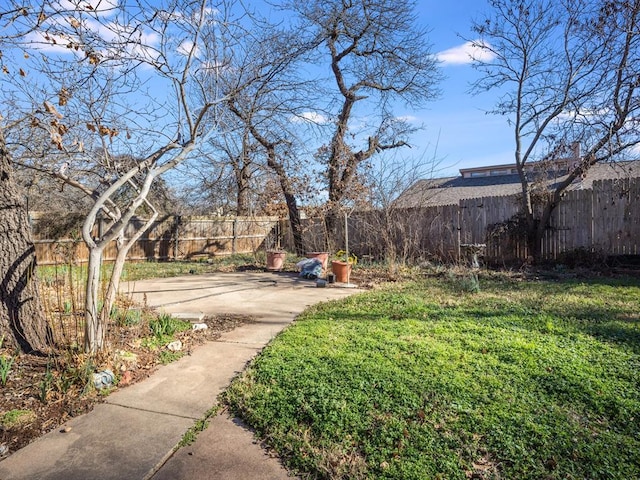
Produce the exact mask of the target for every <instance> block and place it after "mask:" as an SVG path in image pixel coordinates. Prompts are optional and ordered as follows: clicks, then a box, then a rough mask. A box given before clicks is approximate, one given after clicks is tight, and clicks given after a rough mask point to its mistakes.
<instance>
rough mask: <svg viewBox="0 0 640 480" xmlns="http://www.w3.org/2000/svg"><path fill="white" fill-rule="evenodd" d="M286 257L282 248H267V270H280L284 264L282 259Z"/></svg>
mask: <svg viewBox="0 0 640 480" xmlns="http://www.w3.org/2000/svg"><path fill="white" fill-rule="evenodd" d="M286 258H287V252H285V251H284V250H269V251H267V270H271V271H280V270H282V267H283V266H284V261H285V260H286Z"/></svg>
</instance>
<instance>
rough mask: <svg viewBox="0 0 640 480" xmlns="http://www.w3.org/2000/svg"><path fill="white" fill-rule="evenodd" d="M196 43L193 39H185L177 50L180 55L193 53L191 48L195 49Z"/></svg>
mask: <svg viewBox="0 0 640 480" xmlns="http://www.w3.org/2000/svg"><path fill="white" fill-rule="evenodd" d="M193 45H194V43H193V42H192V41H191V40H185V41H184V42H182V43H181V44H180V45H178V48H177V52H178V54H180V55H184V56H185V57H187V56H189V54H190V53H191V49H193Z"/></svg>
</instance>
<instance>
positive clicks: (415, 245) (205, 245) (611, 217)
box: [35, 178, 640, 264]
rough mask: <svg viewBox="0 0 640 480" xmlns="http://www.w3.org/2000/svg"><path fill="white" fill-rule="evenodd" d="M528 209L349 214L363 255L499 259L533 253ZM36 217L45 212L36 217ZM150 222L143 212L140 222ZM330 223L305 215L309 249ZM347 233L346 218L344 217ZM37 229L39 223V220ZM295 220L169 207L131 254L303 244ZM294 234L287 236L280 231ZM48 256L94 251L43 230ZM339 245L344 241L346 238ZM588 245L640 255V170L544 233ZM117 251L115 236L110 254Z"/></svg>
mask: <svg viewBox="0 0 640 480" xmlns="http://www.w3.org/2000/svg"><path fill="white" fill-rule="evenodd" d="M518 211H519V204H518V201H517V198H516V197H515V196H503V197H485V198H474V199H467V200H462V201H460V202H459V203H458V204H455V205H442V206H434V207H424V208H408V209H392V210H389V211H382V212H380V211H369V212H356V213H353V214H352V215H350V217H349V219H348V228H349V246H350V249H351V250H352V251H353V252H355V253H356V254H358V255H359V256H362V255H366V256H370V257H372V258H388V256H389V254H390V252H392V253H393V254H394V255H396V256H397V257H399V258H401V259H413V260H415V259H438V260H441V261H460V260H461V259H463V258H464V248H461V245H462V246H464V245H465V244H484V245H486V251H485V259H486V260H487V261H488V262H491V263H497V264H500V263H511V262H514V261H522V260H526V258H527V255H528V252H527V247H526V244H525V241H524V239H523V238H522V236H520V235H514V233H513V230H510V229H509V228H508V227H509V222H510V221H511V220H512V219H513V218H514V217H515V215H516V214H517V213H518ZM36 221H37V220H36ZM140 222H142V220H140V219H136V220H134V221H133V222H132V225H130V228H133V227H134V226H135V225H136V224H139V223H140ZM322 225H323V223H322V221H320V220H314V219H310V220H306V221H305V227H304V228H305V229H304V241H305V245H306V248H307V250H309V251H320V250H325V247H324V241H323V232H324V230H323V227H322ZM338 225H339V231H338V237H337V238H338V239H343V238H344V224H343V222H338ZM36 230H37V229H36ZM287 231H288V227H287V222H286V221H283V220H279V219H278V218H277V217H257V218H256V217H235V218H227V217H221V218H217V217H173V216H170V217H165V218H163V219H160V220H158V221H156V222H155V224H154V225H153V226H152V227H151V229H149V231H148V232H146V233H145V235H144V236H143V237H142V238H141V239H140V240H139V241H138V242H137V243H136V245H135V246H134V247H133V248H132V249H131V251H130V253H129V257H128V259H129V260H169V259H191V258H196V257H198V256H205V255H206V256H212V255H227V254H232V253H249V252H255V251H257V250H259V249H261V248H274V247H278V246H282V247H285V248H286V249H288V250H289V251H294V249H293V245H292V241H291V235H284V234H285V233H287ZM283 236H285V237H286V238H284V239H283V238H281V237H283ZM35 243H36V252H37V258H38V262H39V263H40V264H52V263H60V262H64V261H67V260H65V259H69V258H73V259H75V260H76V261H79V262H83V261H86V260H87V250H86V247H85V246H84V243H83V242H82V241H81V240H78V239H76V240H73V239H69V238H67V239H62V240H49V239H46V232H43V233H41V234H40V236H39V237H36V241H35ZM338 245H339V246H340V247H343V245H342V244H341V243H340V241H339V242H338ZM576 250H585V251H587V252H598V253H601V254H603V255H607V256H610V255H640V178H626V179H620V180H601V181H596V182H594V183H593V188H592V189H588V190H574V191H570V192H567V194H566V195H565V197H564V199H563V200H562V202H561V203H560V204H559V205H558V207H557V208H556V210H555V211H554V213H553V216H552V218H551V222H550V228H549V229H548V230H547V232H546V235H545V237H544V239H543V245H542V255H543V257H544V258H546V259H549V260H554V259H559V258H561V257H562V256H563V255H564V254H567V253H570V252H573V251H576ZM114 258H115V244H114V245H111V246H110V247H109V248H107V249H106V251H105V259H106V260H111V259H114Z"/></svg>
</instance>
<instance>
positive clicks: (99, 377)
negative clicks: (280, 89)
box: [93, 369, 116, 390]
mask: <svg viewBox="0 0 640 480" xmlns="http://www.w3.org/2000/svg"><path fill="white" fill-rule="evenodd" d="M115 378H116V377H115V376H114V375H113V372H112V371H111V370H109V369H106V370H102V371H101V372H98V373H94V374H93V385H94V386H95V387H96V388H97V389H98V390H102V389H103V388H106V387H111V386H113V382H114V380H115Z"/></svg>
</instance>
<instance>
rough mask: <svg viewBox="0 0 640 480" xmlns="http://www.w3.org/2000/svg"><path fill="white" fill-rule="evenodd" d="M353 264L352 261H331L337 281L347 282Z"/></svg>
mask: <svg viewBox="0 0 640 480" xmlns="http://www.w3.org/2000/svg"><path fill="white" fill-rule="evenodd" d="M352 265H353V264H352V263H351V262H343V261H340V260H333V261H332V262H331V271H332V272H333V274H334V275H335V276H336V282H338V283H347V282H348V281H349V274H350V273H351V267H352Z"/></svg>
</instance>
